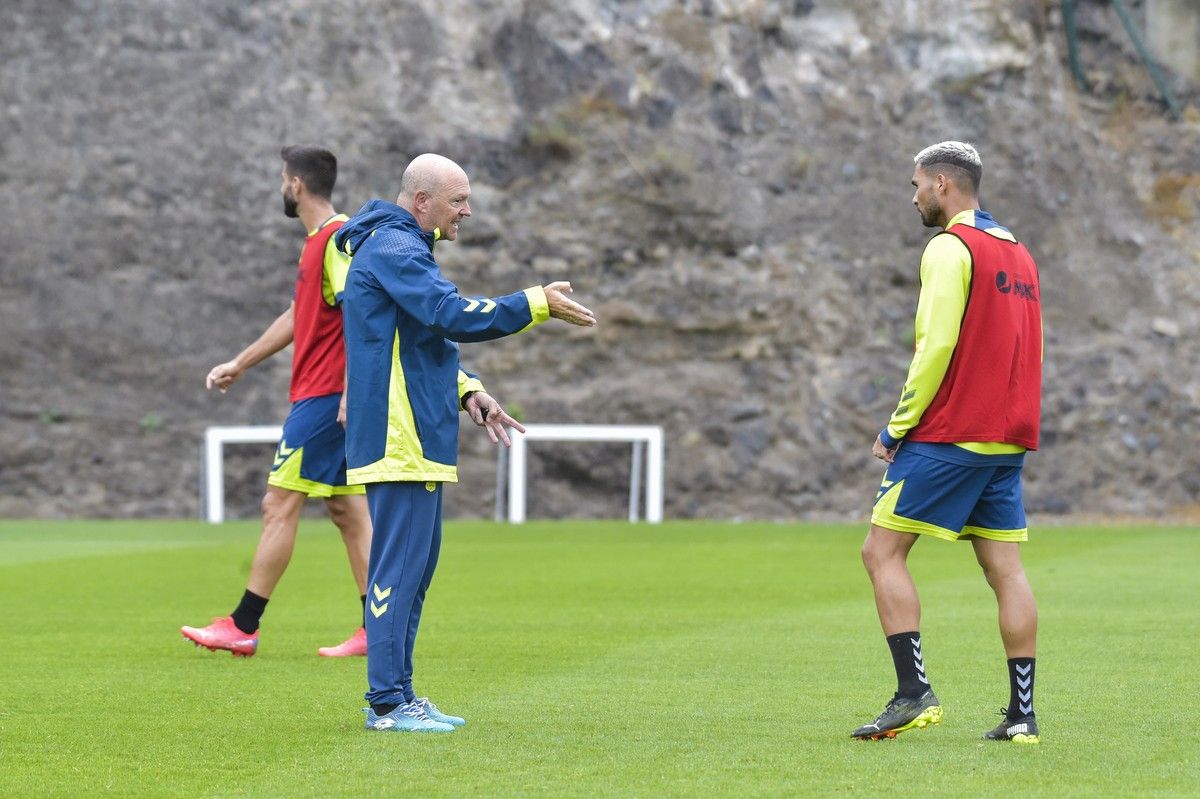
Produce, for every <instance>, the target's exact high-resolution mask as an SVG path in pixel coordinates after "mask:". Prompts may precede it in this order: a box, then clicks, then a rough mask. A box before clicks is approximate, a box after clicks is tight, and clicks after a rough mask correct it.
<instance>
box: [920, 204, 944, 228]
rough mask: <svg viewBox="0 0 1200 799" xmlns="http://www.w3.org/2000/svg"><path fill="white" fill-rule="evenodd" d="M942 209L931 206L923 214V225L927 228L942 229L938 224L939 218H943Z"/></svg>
mask: <svg viewBox="0 0 1200 799" xmlns="http://www.w3.org/2000/svg"><path fill="white" fill-rule="evenodd" d="M941 214H942V209H941V208H939V207H937V206H930V207H929V208H926V209H925V210H924V211H922V212H921V224H922V225H924V226H925V227H941V224H940V223H939V222H938V217H939V216H941Z"/></svg>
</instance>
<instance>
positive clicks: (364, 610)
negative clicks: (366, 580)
mask: <svg viewBox="0 0 1200 799" xmlns="http://www.w3.org/2000/svg"><path fill="white" fill-rule="evenodd" d="M359 599H361V600H362V603H363V615H362V622H363V626H364V627H366V626H367V595H366V594H363V595H362V596H360V597H359Z"/></svg>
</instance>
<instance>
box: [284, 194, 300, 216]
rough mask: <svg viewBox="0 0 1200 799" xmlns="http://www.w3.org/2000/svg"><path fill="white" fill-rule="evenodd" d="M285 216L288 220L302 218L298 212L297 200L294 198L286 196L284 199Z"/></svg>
mask: <svg viewBox="0 0 1200 799" xmlns="http://www.w3.org/2000/svg"><path fill="white" fill-rule="evenodd" d="M283 215H284V216H286V217H287V218H288V219H295V218H296V217H298V216H300V214H299V212H298V211H297V210H296V200H295V199H294V198H292V197H288V196H286V195H285V196H284V198H283Z"/></svg>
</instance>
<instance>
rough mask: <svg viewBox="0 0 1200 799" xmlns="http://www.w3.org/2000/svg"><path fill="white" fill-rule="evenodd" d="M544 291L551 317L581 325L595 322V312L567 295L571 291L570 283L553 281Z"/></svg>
mask: <svg viewBox="0 0 1200 799" xmlns="http://www.w3.org/2000/svg"><path fill="white" fill-rule="evenodd" d="M545 292H546V304H547V305H549V306H550V317H551V318H552V319H561V320H563V321H564V322H570V323H571V324H573V325H580V326H581V327H593V326H594V325H595V324H596V314H594V313H592V311H591V310H590V309H588V308H584V307H583V306H582V305H580V304H579V303H577V302H575V301H574V300H572V299H570V298H569V297H567V295H568V294H570V293H571V284H570V283H568V282H567V281H565V280H558V281H555V282H554V283H551V284H550V285H548V286H546V287H545Z"/></svg>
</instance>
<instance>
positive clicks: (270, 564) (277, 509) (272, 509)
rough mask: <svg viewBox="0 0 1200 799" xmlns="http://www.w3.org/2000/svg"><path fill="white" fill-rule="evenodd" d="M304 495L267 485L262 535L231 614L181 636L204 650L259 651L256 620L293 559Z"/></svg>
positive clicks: (247, 653) (184, 629) (184, 630)
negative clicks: (248, 577) (241, 592)
mask: <svg viewBox="0 0 1200 799" xmlns="http://www.w3.org/2000/svg"><path fill="white" fill-rule="evenodd" d="M306 498H307V497H306V495H305V494H303V493H301V492H299V491H289V490H287V489H285V488H279V487H277V486H267V493H266V496H264V497H263V500H262V516H263V528H262V535H261V536H260V537H259V540H258V548H257V549H256V550H255V551H254V561H253V563H252V564H251V566H250V579H249V580H248V581H247V583H246V591H245V593H244V594H243V595H242V600H241V602H239V603H238V606H237V607H236V608H235V609H234V611H233V613H232V614H231V615H229V616H222V617H219V618H216V619H213V622H212V624H209V625H208V626H207V627H188V626H184V627H181V628H180V630H179V631H180V632H181V633H183V637H184V638H187V639H188V640H189V641H192V642H193V643H195V644H196V645H197V646H202V647H204V648H206V649H211V650H213V651H216V650H228V651H229V652H232V653H233V654H235V655H241V656H242V657H249V656H250V655H253V654H254V653H255V652H257V651H258V622H259V619H260V618H261V617H262V614H263V611H264V610H265V609H266V607H267V600H268V599H270V597H271V592H272V591H274V590H275V586H276V585H277V584H278V583H279V578H280V577H282V576H283V572H284V570H285V569H286V568H287V565H288V562H289V561H290V560H291V559H292V550H293V549H295V546H296V527H297V526H298V525H299V523H300V509H301V508H302V507H303V506H304V500H305V499H306Z"/></svg>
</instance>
